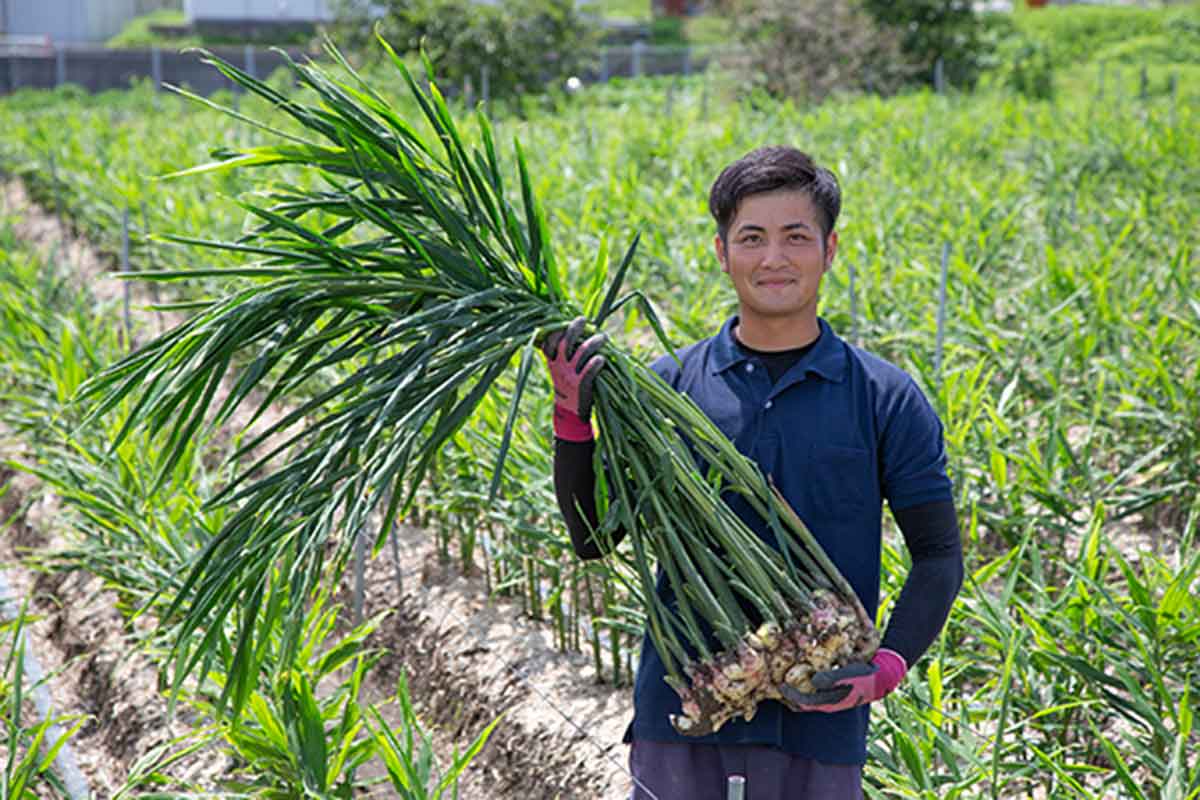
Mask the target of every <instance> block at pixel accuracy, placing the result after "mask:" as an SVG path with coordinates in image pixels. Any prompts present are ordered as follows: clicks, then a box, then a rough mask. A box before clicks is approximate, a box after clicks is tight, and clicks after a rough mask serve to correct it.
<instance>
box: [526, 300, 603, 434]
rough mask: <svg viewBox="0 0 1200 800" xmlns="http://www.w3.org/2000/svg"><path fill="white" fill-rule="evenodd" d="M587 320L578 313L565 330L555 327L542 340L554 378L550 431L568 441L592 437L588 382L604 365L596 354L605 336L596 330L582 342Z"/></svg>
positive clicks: (601, 358) (590, 396) (590, 401)
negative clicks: (552, 427) (552, 414)
mask: <svg viewBox="0 0 1200 800" xmlns="http://www.w3.org/2000/svg"><path fill="white" fill-rule="evenodd" d="M586 325H587V320H586V319H585V318H583V317H578V318H577V319H575V320H574V321H572V322H571V324H570V325H568V326H567V328H566V330H562V331H555V332H554V333H552V334H550V335H549V336H547V337H546V340H545V341H544V342H542V352H543V353H544V354H545V356H546V365H547V366H548V367H549V368H550V380H552V381H553V382H554V435H555V436H557V437H558V438H559V439H564V440H566V441H568V442H587V441H591V440H592V439H594V438H595V433H593V432H592V423H591V422H589V421H588V420H589V417H591V414H592V384H593V383H595V381H596V373H598V372H599V371H600V370H601V369H603V368H604V364H605V361H604V356H601V355H598V353H599V351H600V348H601V347H603V346H604V343H605V342H606V341H607V340H608V337H607V336H605V335H604V334H603V333H597V334H596V335H595V336H592V337H591V338H589V339H588V340H586V341H585V342H583V343H582V344H580V343H579V340H580V339H582V338H583V332H584V327H585V326H586Z"/></svg>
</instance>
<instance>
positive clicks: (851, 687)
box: [780, 647, 908, 713]
mask: <svg viewBox="0 0 1200 800" xmlns="http://www.w3.org/2000/svg"><path fill="white" fill-rule="evenodd" d="M906 672H908V665H907V664H905V663H904V657H903V656H902V655H900V654H899V653H897V652H896V651H895V650H888V649H886V648H882V647H881V648H880V649H879V650H878V651H877V652H876V653H875V656H874V658H872V659H871V663H870V664H864V663H863V662H861V661H860V662H857V663H854V664H847V665H846V666H844V667H841V668H839V669H831V670H826V671H824V672H818V673H816V674H815V675H813V676H812V684H813V687H814V688H815V689H816V690H817V691H815V692H811V693H807V694H806V693H804V692H798V691H796V690H795V689H791V688H790V687H787V686H785V687H783V688H782V689H780V694H782V695H783V697H784V699H785V700H786V701H788V704H789V705H791V706H793V707H794V708H796V709H797V710H801V711H824V712H827V713H833V712H834V711H844V710H846V709H847V708H854V707H855V706H861V705H863V704H864V703H873V702H874V701H876V700H880V699H882V698H883V697H884V696H885V695H887V694H888V693H890V692H891V691H892V690H893V689H895V688H896V687H897V686H899V685H900V681H902V680H904V675H905V673H906Z"/></svg>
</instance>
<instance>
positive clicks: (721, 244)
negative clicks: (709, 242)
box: [713, 233, 729, 275]
mask: <svg viewBox="0 0 1200 800" xmlns="http://www.w3.org/2000/svg"><path fill="white" fill-rule="evenodd" d="M713 249H714V250H716V251H717V261H719V262H720V263H721V272H724V273H725V274H726V275H728V274H729V260H728V259H727V258H726V255H725V241H724V240H723V239H722V238H721V234H719V233H718V234H717V235H716V236H714V237H713Z"/></svg>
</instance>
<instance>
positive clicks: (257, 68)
mask: <svg viewBox="0 0 1200 800" xmlns="http://www.w3.org/2000/svg"><path fill="white" fill-rule="evenodd" d="M210 50H211V51H212V52H213V53H214V54H215V55H217V56H220V57H221V58H222V59H224V60H226V61H228V62H230V63H232V64H236V65H237V66H239V67H241V68H242V69H244V70H245V71H246V72H248V73H250V74H251V75H253V76H255V77H257V78H263V77H266V76H268V75H270V74H271V72H273V71H274V70H275V69H277V68H278V67H280V66H282V65H283V64H284V57H283V55H281V54H280V53H279V52H278V51H277V50H273V49H267V48H262V47H254V46H252V45H246V46H244V47H213V48H210ZM287 52H288V55H289V56H291V57H292V58H301V57H303V56H304V55H306V53H305V52H304V51H302V50H299V49H297V50H291V51H287ZM730 52H731V51H730V50H728V49H726V48H714V47H679V46H659V45H649V44H646V43H644V42H635V43H633V44H631V45H626V46H612V47H605V48H601V49H600V50H599V52H598V53H597V56H596V58H595V60H594V64H593V65H592V66H591V68H590V69H588V70H584V71H583V72H582V73H581V74H580V75H579V76H578V77H579V79H580V80H581V81H584V82H588V83H595V82H606V81H608V80H610V79H612V78H621V77H625V78H631V77H641V76H645V75H690V74H692V73H693V72H701V71H703V70H704V69H706V68H707V67H708V65H709V64H710V63H712V62H714V61H716V60H718V59H720V58H722V57H724V56H726V55H729V54H730ZM137 80H150V81H151V82H152V83H153V85H154V86H161V85H162V84H163V83H170V84H174V85H176V86H186V87H188V88H189V89H191V90H192V91H194V92H196V93H198V94H202V95H208V94H212V93H213V92H215V91H219V90H221V89H232V88H234V86H233V83H232V82H231V81H229V79H228V78H226V77H225V76H224V75H222V74H221V73H220V72H218V71H217V70H214V69H213V68H212V67H210V66H208V65H207V64H204V63H203V62H202V61H201V56H200V54H198V53H196V52H179V51H176V50H171V49H163V48H160V47H152V48H146V49H141V50H135V49H120V50H118V49H111V48H105V47H97V46H84V45H56V44H50V43H45V42H38V41H31V42H23V43H12V44H9V45H7V46H2V47H0V95H2V94H11V93H13V92H16V91H18V90H20V89H53V88H56V87H58V86H62V85H64V84H68V83H69V84H75V85H77V86H80V87H82V88H83V89H85V90H87V91H89V92H102V91H106V90H109V89H126V88H129V85H130V83H131V82H133V81H137ZM490 83H491V81H490V80H489V76H488V74H487V69H486V68H485V69H484V70H483V72H482V73H481V74H480V76H479V80H478V83H476V84H475V91H477V92H478V93H479V95H480V96H481V97H480V99H483V100H487V99H488V97H487V94H488V87H489V84H490Z"/></svg>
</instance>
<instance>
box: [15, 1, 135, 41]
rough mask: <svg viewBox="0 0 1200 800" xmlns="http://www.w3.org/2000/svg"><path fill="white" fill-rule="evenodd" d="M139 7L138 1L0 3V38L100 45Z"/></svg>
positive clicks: (131, 16) (129, 18) (118, 30)
mask: <svg viewBox="0 0 1200 800" xmlns="http://www.w3.org/2000/svg"><path fill="white" fill-rule="evenodd" d="M141 5H142V4H140V3H139V2H138V0H0V38H12V39H18V40H19V39H26V38H32V37H42V38H44V39H45V40H46V41H47V42H49V43H54V44H71V43H80V42H102V41H104V40H106V39H108V38H109V37H110V36H113V35H114V34H116V33H118V32H120V30H121V29H122V28H123V27H125V23H126V22H128V21H129V20H131V19H133V17H134V16H136V15H137V13H138V11H139V10H140V7H141Z"/></svg>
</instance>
